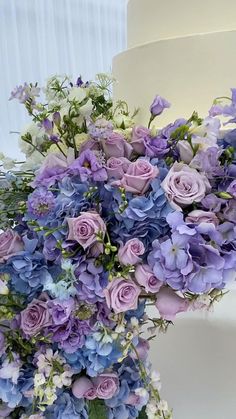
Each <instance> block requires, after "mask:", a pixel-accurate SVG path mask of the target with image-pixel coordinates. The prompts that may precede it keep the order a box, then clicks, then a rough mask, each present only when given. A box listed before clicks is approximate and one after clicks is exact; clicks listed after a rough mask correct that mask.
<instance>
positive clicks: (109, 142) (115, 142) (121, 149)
mask: <svg viewBox="0 0 236 419" xmlns="http://www.w3.org/2000/svg"><path fill="white" fill-rule="evenodd" d="M101 144H102V148H103V151H104V153H105V154H106V157H107V158H109V157H127V158H129V157H130V155H131V153H132V151H133V148H132V146H131V145H130V144H129V143H128V142H127V141H126V140H125V138H124V137H123V136H122V135H121V134H118V133H117V132H112V133H111V134H110V135H109V137H108V138H106V139H103V140H101Z"/></svg>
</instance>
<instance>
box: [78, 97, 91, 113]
mask: <svg viewBox="0 0 236 419" xmlns="http://www.w3.org/2000/svg"><path fill="white" fill-rule="evenodd" d="M92 110H93V103H92V100H91V99H88V100H87V102H86V103H85V104H84V105H83V106H81V107H80V108H79V112H80V115H82V116H83V117H84V118H85V117H88V116H90V115H91V113H92Z"/></svg>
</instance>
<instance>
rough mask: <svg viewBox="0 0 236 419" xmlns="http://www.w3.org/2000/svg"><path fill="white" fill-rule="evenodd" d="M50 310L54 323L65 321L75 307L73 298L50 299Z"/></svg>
mask: <svg viewBox="0 0 236 419" xmlns="http://www.w3.org/2000/svg"><path fill="white" fill-rule="evenodd" d="M49 306H50V312H51V316H52V321H53V324H55V325H59V324H63V323H65V322H66V321H67V320H68V319H69V317H70V314H71V312H72V310H73V308H74V300H73V298H68V299H67V300H59V299H56V300H52V301H50V304H49Z"/></svg>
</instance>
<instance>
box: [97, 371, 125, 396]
mask: <svg viewBox="0 0 236 419" xmlns="http://www.w3.org/2000/svg"><path fill="white" fill-rule="evenodd" d="M93 383H94V385H95V387H96V393H97V397H98V398H99V399H104V400H107V399H111V398H112V397H113V396H114V395H115V394H116V393H117V391H118V389H119V379H118V376H117V374H115V373H103V374H100V375H99V376H98V377H95V378H93Z"/></svg>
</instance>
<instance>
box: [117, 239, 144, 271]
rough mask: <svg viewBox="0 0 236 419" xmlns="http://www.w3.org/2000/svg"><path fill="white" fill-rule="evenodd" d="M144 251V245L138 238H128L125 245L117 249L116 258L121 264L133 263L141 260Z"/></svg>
mask: <svg viewBox="0 0 236 419" xmlns="http://www.w3.org/2000/svg"><path fill="white" fill-rule="evenodd" d="M144 253H145V247H144V245H143V243H142V242H141V241H140V240H139V239H130V240H128V241H127V242H126V243H125V245H123V246H120V248H119V251H118V260H119V262H120V263H121V264H122V265H135V264H136V263H138V262H141V260H142V259H141V258H140V257H139V256H142V255H143V254H144Z"/></svg>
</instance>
